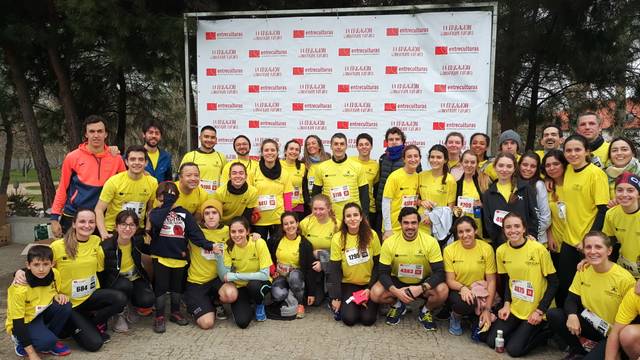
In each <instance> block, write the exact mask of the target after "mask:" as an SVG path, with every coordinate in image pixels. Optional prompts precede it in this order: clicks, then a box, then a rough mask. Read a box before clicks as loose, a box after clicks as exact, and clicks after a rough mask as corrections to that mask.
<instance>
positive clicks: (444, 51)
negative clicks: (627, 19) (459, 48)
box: [436, 46, 449, 55]
mask: <svg viewBox="0 0 640 360" xmlns="http://www.w3.org/2000/svg"><path fill="white" fill-rule="evenodd" d="M447 54H449V48H448V47H446V46H436V55H447Z"/></svg>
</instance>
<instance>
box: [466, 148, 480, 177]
mask: <svg viewBox="0 0 640 360" xmlns="http://www.w3.org/2000/svg"><path fill="white" fill-rule="evenodd" d="M477 169H478V159H477V158H476V155H474V154H471V153H467V154H465V155H463V156H462V170H464V174H465V175H468V176H472V175H474V174H475V173H476V171H477Z"/></svg>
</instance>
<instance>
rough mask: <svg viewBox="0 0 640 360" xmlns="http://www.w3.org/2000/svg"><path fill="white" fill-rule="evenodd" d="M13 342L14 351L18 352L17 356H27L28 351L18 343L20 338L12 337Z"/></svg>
mask: <svg viewBox="0 0 640 360" xmlns="http://www.w3.org/2000/svg"><path fill="white" fill-rule="evenodd" d="M11 340H13V345H14V350H15V352H16V355H18V356H20V357H25V356H27V351H26V350H25V349H24V347H23V346H22V345H20V342H19V341H18V338H17V337H15V336H13V335H11Z"/></svg>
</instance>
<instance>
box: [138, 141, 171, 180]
mask: <svg viewBox="0 0 640 360" xmlns="http://www.w3.org/2000/svg"><path fill="white" fill-rule="evenodd" d="M158 151H160V156H158V164H157V165H156V168H155V170H154V169H153V164H151V160H149V157H148V156H147V167H145V168H144V170H145V171H146V172H148V173H149V175H151V176H153V177H154V178H156V180H158V183H161V182H163V181H172V180H173V170H172V169H171V154H169V152H168V151H165V150H162V149H158Z"/></svg>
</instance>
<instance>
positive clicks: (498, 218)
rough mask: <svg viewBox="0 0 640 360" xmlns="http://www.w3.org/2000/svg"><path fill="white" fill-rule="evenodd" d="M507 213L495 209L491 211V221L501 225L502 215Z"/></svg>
mask: <svg viewBox="0 0 640 360" xmlns="http://www.w3.org/2000/svg"><path fill="white" fill-rule="evenodd" d="M508 213H509V212H508V211H504V210H496V212H494V213H493V223H494V224H496V225H498V226H500V227H502V220H504V217H505V216H507V214H508Z"/></svg>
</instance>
